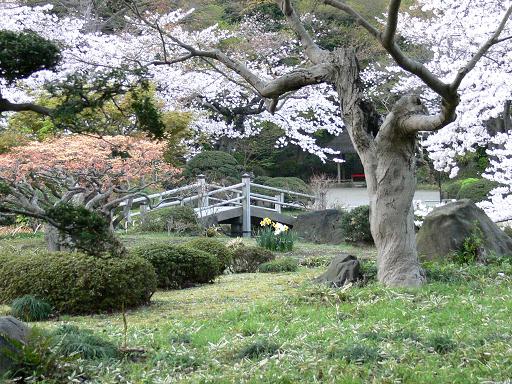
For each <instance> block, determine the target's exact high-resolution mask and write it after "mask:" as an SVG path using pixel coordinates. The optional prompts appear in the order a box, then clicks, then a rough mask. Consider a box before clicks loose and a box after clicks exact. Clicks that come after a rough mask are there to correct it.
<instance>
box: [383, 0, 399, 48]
mask: <svg viewBox="0 0 512 384" xmlns="http://www.w3.org/2000/svg"><path fill="white" fill-rule="evenodd" d="M400 3H401V1H400V0H392V1H390V2H389V7H388V22H387V25H386V31H385V32H384V34H383V35H382V39H381V41H382V45H383V46H384V47H389V46H391V44H393V42H394V40H395V35H396V27H397V24H398V11H399V10H400Z"/></svg>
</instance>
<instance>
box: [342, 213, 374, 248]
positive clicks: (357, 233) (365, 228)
mask: <svg viewBox="0 0 512 384" xmlns="http://www.w3.org/2000/svg"><path fill="white" fill-rule="evenodd" d="M340 225H341V230H342V233H344V234H345V241H348V242H352V243H367V244H373V237H372V233H371V232H370V207H369V206H368V205H362V206H360V207H357V208H354V209H353V210H351V211H349V212H347V213H346V214H344V215H343V216H342V217H341V222H340Z"/></svg>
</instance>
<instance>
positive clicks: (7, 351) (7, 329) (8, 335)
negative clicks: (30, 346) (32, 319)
mask: <svg viewBox="0 0 512 384" xmlns="http://www.w3.org/2000/svg"><path fill="white" fill-rule="evenodd" d="M29 332H30V329H29V328H28V327H27V326H26V325H25V324H24V323H22V322H21V321H19V320H18V319H15V318H14V317H12V316H5V317H0V376H2V375H3V374H5V373H6V372H7V370H8V369H9V368H10V367H11V365H12V358H11V356H12V354H13V353H16V352H19V350H18V347H17V346H16V345H15V344H16V342H17V343H21V344H25V343H26V342H27V339H28V335H29ZM13 341H14V343H13Z"/></svg>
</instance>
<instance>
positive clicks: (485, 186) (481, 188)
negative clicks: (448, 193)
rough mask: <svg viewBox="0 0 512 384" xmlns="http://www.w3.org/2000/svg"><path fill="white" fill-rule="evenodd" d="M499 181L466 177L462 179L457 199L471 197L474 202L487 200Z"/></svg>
mask: <svg viewBox="0 0 512 384" xmlns="http://www.w3.org/2000/svg"><path fill="white" fill-rule="evenodd" d="M497 186H498V183H496V182H495V181H491V180H487V179H465V180H463V181H462V183H461V186H460V189H459V192H458V193H457V199H470V200H471V201H473V202H474V203H478V202H479V201H482V200H485V199H486V198H487V195H488V194H489V192H490V191H491V190H492V189H494V188H496V187H497Z"/></svg>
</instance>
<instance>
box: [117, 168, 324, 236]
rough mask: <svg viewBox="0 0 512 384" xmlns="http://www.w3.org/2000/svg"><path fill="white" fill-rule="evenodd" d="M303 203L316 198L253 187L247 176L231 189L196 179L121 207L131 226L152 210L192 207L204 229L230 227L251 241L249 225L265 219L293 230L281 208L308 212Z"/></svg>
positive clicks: (290, 219) (274, 189)
mask: <svg viewBox="0 0 512 384" xmlns="http://www.w3.org/2000/svg"><path fill="white" fill-rule="evenodd" d="M301 198H302V201H301ZM304 199H306V200H305V201H308V200H314V199H315V196H312V195H307V194H304V193H299V192H295V191H289V190H285V189H281V188H274V187H269V186H267V185H262V184H256V183H253V182H251V177H250V175H248V174H244V175H243V176H242V182H241V183H238V184H234V185H230V186H220V185H216V184H211V183H207V182H206V179H205V176H204V175H199V176H198V178H197V181H196V183H194V184H190V185H187V186H184V187H180V188H176V189H172V190H169V191H164V192H161V193H155V194H152V195H149V196H144V197H139V198H136V199H132V200H129V201H127V202H124V203H122V204H121V205H120V207H121V208H122V210H123V212H122V217H123V218H124V220H125V223H127V224H130V223H131V222H133V218H134V217H136V216H139V217H143V216H144V215H146V214H147V213H148V212H150V211H153V210H158V209H162V208H166V207H172V206H183V205H191V206H193V207H194V210H195V212H196V215H197V217H198V219H199V221H200V222H202V223H203V224H204V225H205V226H210V225H215V224H231V232H232V233H233V234H241V235H243V236H244V237H250V236H251V223H252V224H256V223H258V224H259V221H260V220H261V219H263V218H265V217H268V218H270V219H271V220H273V221H277V222H280V223H282V224H286V225H288V226H290V227H293V224H294V223H295V219H296V218H295V217H293V216H291V215H285V214H283V213H282V208H283V207H289V208H299V209H307V207H306V204H305V203H304ZM137 207H138V208H139V209H138V211H135V212H134V211H133V209H134V208H137Z"/></svg>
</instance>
